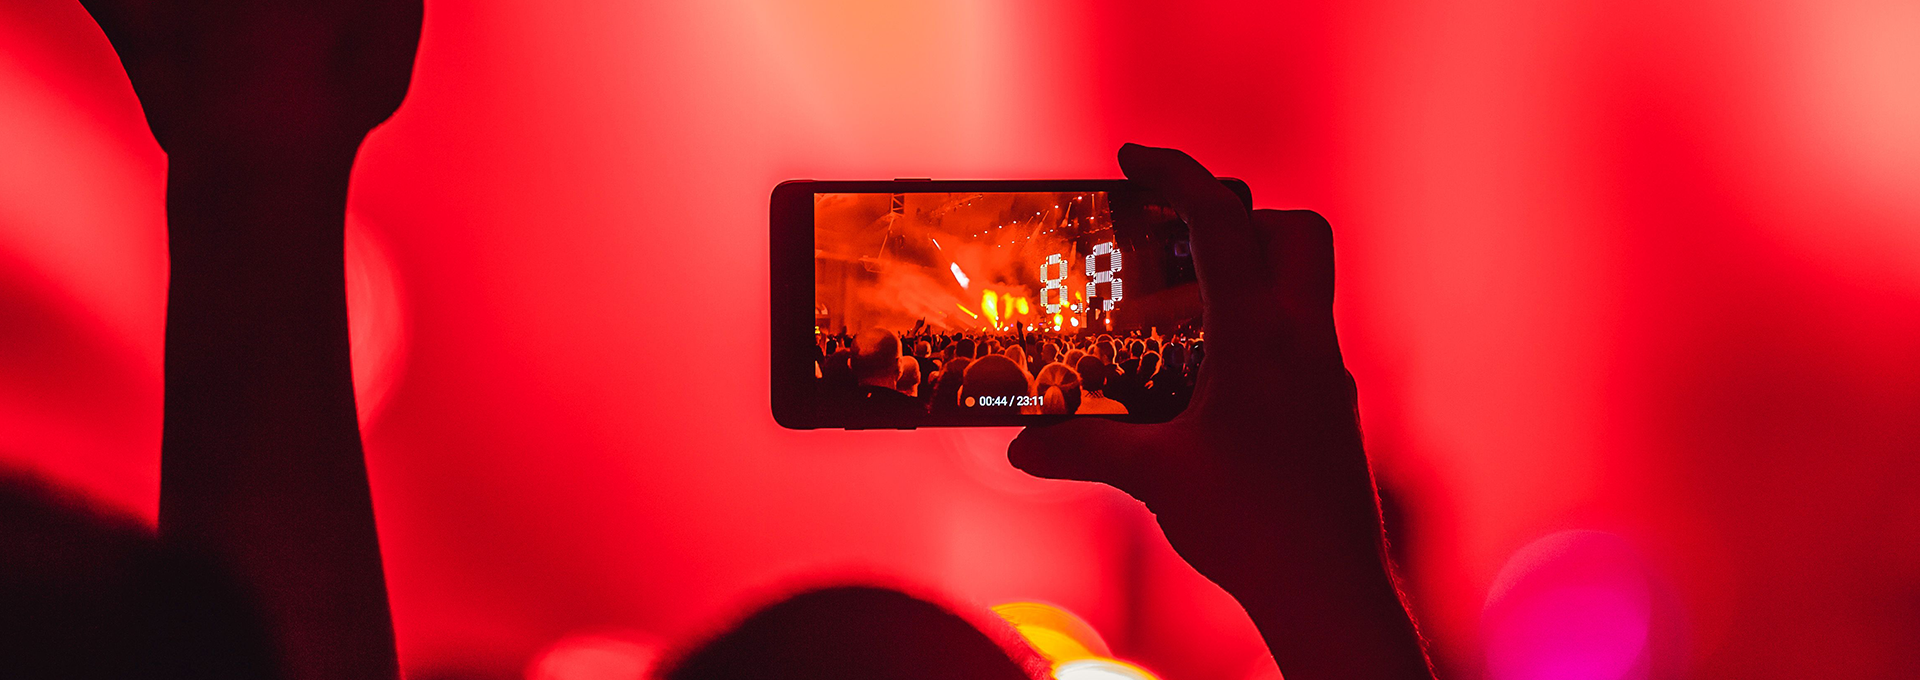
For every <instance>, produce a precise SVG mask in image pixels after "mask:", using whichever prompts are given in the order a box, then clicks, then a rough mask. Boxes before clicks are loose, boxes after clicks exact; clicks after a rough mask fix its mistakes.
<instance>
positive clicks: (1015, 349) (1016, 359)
mask: <svg viewBox="0 0 1920 680" xmlns="http://www.w3.org/2000/svg"><path fill="white" fill-rule="evenodd" d="M1001 354H1005V355H1006V356H1007V358H1008V359H1012V360H1013V365H1015V366H1019V367H1020V370H1023V371H1024V370H1026V368H1027V350H1025V349H1021V347H1020V346H1019V345H1014V346H1012V347H1008V348H1007V351H1005V352H1001Z"/></svg>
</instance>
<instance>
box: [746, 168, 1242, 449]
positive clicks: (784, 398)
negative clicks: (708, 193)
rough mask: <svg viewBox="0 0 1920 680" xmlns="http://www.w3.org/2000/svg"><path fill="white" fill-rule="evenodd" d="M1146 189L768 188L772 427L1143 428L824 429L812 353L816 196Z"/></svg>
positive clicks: (1024, 419) (973, 423) (993, 185)
mask: <svg viewBox="0 0 1920 680" xmlns="http://www.w3.org/2000/svg"><path fill="white" fill-rule="evenodd" d="M1220 181H1221V182H1222V183H1223V184H1226V185H1227V186H1228V188H1230V189H1232V190H1233V191H1234V193H1236V194H1238V195H1239V196H1240V198H1241V200H1242V202H1243V203H1245V204H1246V205H1248V206H1249V209H1251V206H1252V203H1253V197H1252V192H1251V191H1250V190H1249V189H1248V188H1247V185H1246V183H1245V182H1242V181H1240V180H1237V179H1232V178H1221V179H1220ZM1141 190H1144V189H1143V187H1141V186H1140V185H1138V184H1137V183H1134V182H1132V181H1131V180H1124V179H1076V180H788V181H785V182H781V183H780V184H779V185H778V186H775V187H774V188H773V195H772V199H771V206H770V208H769V213H770V216H769V222H770V230H769V231H770V238H769V248H768V252H767V257H768V260H769V265H770V267H769V269H770V272H771V275H770V276H769V280H768V283H769V284H770V285H769V288H770V290H769V302H770V303H771V307H772V309H771V322H772V328H771V331H772V332H771V335H772V353H771V359H772V361H773V364H772V366H771V367H770V370H769V373H770V374H771V378H772V384H771V389H770V390H769V396H770V398H771V404H770V407H771V410H772V413H773V419H774V422H776V423H779V424H780V425H781V426H782V427H786V428H789V429H795V430H814V429H854V430H864V429H902V430H910V429H916V428H921V427H1024V426H1029V425H1042V424H1047V423H1054V422H1059V421H1064V420H1068V419H1072V418H1106V419H1109V420H1119V421H1124V422H1146V419H1145V418H1142V417H1139V416H1133V415H1092V414H1089V415H1052V416H1042V415H1021V414H1001V415H966V416H958V417H955V416H946V417H938V416H932V415H929V416H928V417H926V418H924V419H919V420H917V421H916V422H912V423H897V422H883V419H878V418H875V419H868V420H861V421H858V422H851V421H850V422H829V418H830V415H829V414H823V413H820V412H819V411H818V410H816V409H815V408H813V406H814V400H813V398H812V397H813V382H812V381H813V380H814V377H813V372H812V371H811V370H809V368H808V367H809V366H810V365H811V364H812V363H813V357H812V355H811V352H812V348H813V347H814V337H813V322H814V319H813V309H814V306H813V305H814V280H813V278H814V264H813V256H814V243H813V234H814V224H813V203H814V199H813V196H814V194H838V193H955V192H986V193H991V192H1079V191H1107V192H1118V191H1141Z"/></svg>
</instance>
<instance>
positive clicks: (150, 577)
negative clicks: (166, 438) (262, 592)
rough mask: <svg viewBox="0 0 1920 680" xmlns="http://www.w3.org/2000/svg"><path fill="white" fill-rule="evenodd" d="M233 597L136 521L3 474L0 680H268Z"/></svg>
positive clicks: (253, 631)
mask: <svg viewBox="0 0 1920 680" xmlns="http://www.w3.org/2000/svg"><path fill="white" fill-rule="evenodd" d="M241 593H242V591H241V588H240V587H239V586H238V585H237V584H235V583H234V582H233V581H232V580H230V579H227V578H225V577H224V576H223V575H222V574H221V573H220V572H219V571H218V570H216V569H214V568H212V567H211V566H210V565H208V564H206V563H205V562H202V561H199V560H193V559H189V558H187V557H185V556H184V555H183V554H182V553H180V552H179V551H175V550H168V549H163V548H162V546H161V545H160V544H159V543H158V542H157V541H156V540H155V539H154V537H153V534H152V533H151V532H150V531H149V530H148V529H146V528H145V527H143V526H140V525H139V524H137V523H135V522H134V521H133V520H131V519H127V518H121V517H115V516H113V515H110V514H107V513H104V512H101V511H100V510H98V509H96V508H95V507H94V504H92V503H89V502H88V501H86V500H85V499H84V498H82V497H80V496H77V495H74V494H71V493H67V492H63V491H60V490H58V489H56V488H54V487H52V486H49V485H47V484H45V483H43V482H40V481H38V480H35V479H33V478H30V477H28V476H26V475H23V474H19V473H16V472H13V471H10V470H4V469H0V676H4V677H7V678H23V679H37V678H74V679H81V680H91V679H94V678H99V679H102V680H104V679H107V678H113V679H115V680H120V679H123V678H128V679H140V678H186V677H193V678H221V679H226V678H247V679H249V680H252V679H258V678H273V677H277V676H276V664H275V662H274V661H273V651H272V643H271V640H270V639H269V638H268V637H267V636H266V635H265V634H264V633H263V632H262V631H263V630H264V629H265V625H264V623H263V622H262V619H261V618H260V616H259V615H258V614H257V612H256V611H255V610H254V609H253V608H252V607H251V606H250V605H249V604H248V602H247V599H246V598H245V597H244V596H243V595H242V594H241Z"/></svg>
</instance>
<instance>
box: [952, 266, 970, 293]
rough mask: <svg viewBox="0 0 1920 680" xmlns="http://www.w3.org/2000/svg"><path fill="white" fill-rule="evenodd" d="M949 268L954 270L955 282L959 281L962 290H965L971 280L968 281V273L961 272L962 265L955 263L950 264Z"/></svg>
mask: <svg viewBox="0 0 1920 680" xmlns="http://www.w3.org/2000/svg"><path fill="white" fill-rule="evenodd" d="M947 268H948V269H951V270H953V280H955V281H959V282H960V288H962V289H965V288H966V287H967V283H968V281H969V280H968V279H967V274H966V272H962V271H960V263H958V262H954V263H951V264H948V265H947Z"/></svg>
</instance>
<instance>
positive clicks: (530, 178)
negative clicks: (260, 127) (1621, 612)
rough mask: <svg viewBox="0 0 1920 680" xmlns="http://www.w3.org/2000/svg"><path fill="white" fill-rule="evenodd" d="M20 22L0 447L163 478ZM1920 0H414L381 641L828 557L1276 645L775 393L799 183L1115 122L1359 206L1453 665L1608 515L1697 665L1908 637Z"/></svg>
mask: <svg viewBox="0 0 1920 680" xmlns="http://www.w3.org/2000/svg"><path fill="white" fill-rule="evenodd" d="M0 44H4V45H6V46H7V47H6V48H5V50H4V51H0V149H4V150H5V152H4V154H3V155H0V457H3V458H4V460H5V461H6V462H8V463H10V464H17V465H22V466H27V467H31V468H34V469H37V470H40V471H42V472H43V473H45V474H47V475H49V476H51V477H54V478H56V479H58V480H60V481H62V482H65V483H68V484H71V485H74V486H76V487H79V488H83V489H85V490H87V491H89V492H91V493H93V494H95V495H97V496H98V497H100V498H102V499H103V500H105V501H107V502H109V503H112V504H114V505H116V506H119V507H121V508H124V509H126V510H127V511H129V512H133V513H136V514H139V515H142V516H145V517H148V518H151V517H152V515H153V513H154V509H155V501H156V498H157V489H156V488H155V485H156V483H157V481H156V480H157V445H158V434H159V413H160V411H159V409H160V402H159V399H160V389H159V387H160V373H159V369H160V351H161V346H160V341H161V324H162V321H163V311H164V310H163V302H164V298H163V294H164V285H165V268H166V260H165V253H164V243H165V241H164V240H163V239H164V225H163V219H162V218H163V214H162V211H161V208H162V203H161V201H162V193H161V189H162V182H163V180H164V167H165V158H164V156H163V155H162V154H160V152H159V150H158V148H157V147H156V146H155V145H154V143H153V142H152V139H151V137H150V136H149V135H148V134H147V132H146V130H145V127H144V124H143V123H142V121H141V118H140V112H139V108H138V103H137V101H136V100H135V99H134V98H133V96H132V92H131V90H130V89H129V88H128V86H127V84H126V81H125V78H124V76H123V75H121V74H120V73H119V70H118V64H117V63H116V61H115V60H114V57H113V54H112V52H111V50H110V48H109V46H108V45H107V43H106V41H105V39H104V38H102V37H101V36H100V35H99V32H98V30H97V29H96V28H95V27H93V25H92V24H91V22H90V21H89V20H88V18H87V16H86V14H85V13H84V12H83V11H82V10H81V8H80V7H79V6H78V4H77V3H70V2H39V3H10V4H7V5H4V6H0ZM1916 45H1920V11H1916V10H1915V9H1914V7H1913V6H1912V3H1907V2H1898V1H1893V0H1846V1H1839V2H1812V1H1811V0H1807V1H1793V0H1775V1H1771V2H1742V3H1734V2H1715V1H1701V2H1690V3H1670V2H1628V3H1611V4H1606V5H1593V4H1572V5H1542V4H1539V3H1531V2H1518V1H1515V0H1485V1H1480V2H1470V3H1465V4H1461V3H1452V4H1441V5H1434V4H1431V3H1416V2H1405V1H1402V0H1366V1H1362V2H1351V3H1340V4H1337V5H1330V6H1325V7H1293V6H1286V5H1279V4H1269V3H1254V2H1241V1H1239V0H1234V1H1228V0H1202V1H1197V2H1185V3H1177V4H1167V3H1149V2H1142V1H1136V0H1129V1H1126V2H1118V3H1086V2H1077V1H1073V0H1055V1H1047V2H1010V1H987V2H979V1H966V2H962V1H959V0H949V1H943V2H932V3H922V4H911V5H910V4H907V3H891V2H875V1H866V0H862V1H853V0H843V1H827V2H816V3H799V2H783V1H779V0H724V1H717V2H677V3H615V2H588V1H585V0H582V1H575V2H554V3H534V4H513V3H502V2H469V3H432V4H430V6H429V7H428V13H427V20H426V28H425V34H424V37H423V39H422V43H421V52H420V58H419V63H418V67H417V71H416V74H415V80H414V87H413V90H412V92H411V94H410V95H409V98H408V101H407V103H406V104H405V106H403V107H402V109H401V111H400V113H399V114H398V115H397V116H396V117H395V118H394V119H393V120H392V121H391V122H389V123H388V124H387V125H386V126H385V127H383V128H382V129H380V130H378V131H376V132H375V133H374V134H373V135H372V136H371V137H370V138H369V139H368V141H367V143H366V145H365V147H364V148H363V150H362V153H361V157H360V161H359V165H358V167H357V168H356V170H355V173H356V174H355V177H354V184H353V194H352V198H351V205H350V212H351V215H352V221H353V224H354V228H355V230H356V233H358V234H360V236H357V237H355V238H358V239H360V240H359V241H357V242H358V243H360V244H361V246H359V247H356V248H355V249H354V250H353V251H352V252H354V253H356V255H355V257H356V258H364V259H357V260H356V262H358V264H356V265H355V267H356V269H354V270H353V271H356V272H360V273H359V274H357V275H356V276H357V277H360V278H357V279H356V280H358V281H360V283H356V284H354V285H355V286H356V287H355V289H354V290H355V291H357V292H356V293H355V294H354V295H355V297H354V314H355V317H354V323H355V333H356V338H357V343H356V346H355V350H356V359H357V360H359V363H360V364H361V365H360V366H357V367H356V368H357V370H356V377H357V378H360V379H361V380H362V386H361V387H362V390H363V401H364V402H365V403H363V415H364V416H365V417H366V421H365V424H364V428H365V433H366V439H367V442H368V449H369V459H370V464H371V468H372V475H373V486H374V492H375V496H376V504H377V510H378V512H379V516H380V523H381V530H382V540H383V548H384V550H385V553H386V556H387V560H388V562H387V564H388V570H389V574H390V580H391V587H392V591H393V601H394V609H395V616H396V618H397V623H398V630H399V635H400V645H401V655H402V660H403V662H404V663H405V664H406V666H407V667H408V668H409V669H410V670H411V671H414V672H421V673H425V672H429V671H433V670H436V669H483V670H489V672H502V673H508V674H514V673H518V672H520V670H521V669H525V668H527V667H528V663H529V662H530V660H531V659H534V658H535V657H536V655H538V654H540V653H541V651H542V650H544V649H548V648H549V646H550V645H552V644H554V642H555V641H556V640H560V639H563V638H565V637H567V636H568V635H571V634H575V633H577V632H578V631H594V630H611V629H618V630H635V631H641V632H644V633H646V634H648V635H654V636H658V637H659V638H661V639H665V640H684V639H686V638H687V636H689V635H693V634H695V633H697V632H699V631H703V630H706V629H708V628H710V627H711V626H714V625H719V623H720V622H721V621H723V620H724V619H725V618H726V617H727V616H728V615H729V614H730V613H732V612H734V611H735V610H736V609H737V608H738V607H741V606H745V605H747V604H749V603H752V602H756V601H759V599H760V598H764V597H767V596H770V594H771V593H773V592H777V591H779V590H780V589H782V588H784V587H789V586H791V585H792V584H794V583H796V582H804V581H807V580H809V579H815V578H822V577H824V576H825V575H831V574H843V573H848V572H854V573H877V574H886V575H892V576H899V577H902V578H905V579H908V580H911V581H915V582H919V583H924V584H928V585H929V586H931V587H934V588H937V589H939V590H941V591H943V592H946V593H949V594H951V595H952V596H953V597H955V598H958V599H962V600H966V601H970V602H975V603H978V604H982V605H985V604H994V603H999V602H1006V601H1014V600H1028V599H1037V600H1045V601H1048V602H1053V603H1056V604H1059V605H1061V606H1063V607H1066V608H1068V609H1069V610H1071V611H1073V612H1075V613H1076V614H1079V615H1080V616H1082V617H1084V618H1086V619H1087V620H1088V621H1089V622H1090V623H1091V624H1093V625H1094V626H1095V627H1096V628H1098V629H1099V630H1100V631H1101V633H1102V635H1103V636H1105V637H1106V639H1107V640H1108V641H1109V642H1110V643H1111V644H1112V646H1113V648H1114V652H1115V654H1116V655H1119V656H1121V657H1123V658H1127V659H1130V660H1138V661H1140V662H1141V663H1142V664H1143V665H1146V666H1148V667H1151V668H1153V669H1154V670H1155V671H1156V672H1157V673H1159V674H1161V675H1162V676H1163V677H1166V678H1170V679H1175V680H1177V679H1180V678H1198V677H1235V676H1240V675H1242V674H1245V673H1248V672H1252V671H1251V670H1250V669H1257V668H1259V666H1260V664H1262V663H1270V662H1264V661H1263V660H1262V656H1263V652H1262V650H1261V649H1260V648H1259V647H1258V643H1257V639H1256V638H1255V637H1254V634H1253V631H1252V628H1251V626H1250V625H1248V623H1247V622H1246V620H1245V618H1244V616H1243V615H1242V614H1240V613H1239V611H1238V609H1237V607H1236V606H1235V605H1234V604H1233V602H1232V601H1231V600H1230V599H1228V598H1227V597H1226V596H1225V595H1224V594H1222V593H1220V592H1219V591H1217V590H1216V589H1213V588H1212V587H1211V586H1210V585H1208V584H1206V583H1205V582H1204V581H1203V580H1201V579H1200V578H1199V577H1197V576H1195V575H1194V574H1193V573H1192V572H1191V571H1190V570H1188V569H1187V568H1186V567H1185V566H1184V565H1183V564H1181V563H1180V562H1179V561H1178V560H1177V557H1176V556H1174V555H1173V554H1172V552H1171V551H1170V550H1169V549H1168V548H1167V547H1166V546H1165V544H1164V542H1163V541H1162V540H1161V539H1160V538H1159V536H1158V535H1157V533H1155V532H1154V531H1153V529H1152V526H1151V524H1150V523H1149V518H1148V517H1146V516H1145V514H1144V513H1143V512H1142V511H1141V510H1140V509H1139V508H1138V507H1137V506H1136V505H1134V504H1132V503H1131V502H1130V501H1127V500H1126V499H1125V498H1123V497H1121V496H1119V495H1118V494H1117V493H1115V492H1112V491H1111V490H1106V489H1097V488H1091V487H1082V486H1076V485H1069V484H1059V483H1051V482H1041V481H1036V480H1029V479H1025V478H1023V477H1021V476H1020V475H1018V474H1017V473H1015V472H1014V471H1012V470H1010V469H1008V468H1007V467H1006V466H1005V463H1004V460H1002V458H1001V454H1000V451H1001V450H1002V447H1003V446H1004V444H1005V441H1006V440H1007V438H1008V437H1009V436H1010V435H1011V432H1008V431H983V432H959V433H940V432H913V433H858V434H853V433H834V432H814V433H800V432H789V431H783V430H780V429H778V428H777V427H776V426H775V425H774V424H773V423H772V421H771V419H770V418H769V417H768V412H767V405H766V396H765V390H766V388H765V381H766V375H767V366H766V355H767V351H766V350H767V348H766V342H765V338H766V322H765V319H766V313H765V312H766V310H765V305H766V302H765V300H766V293H765V291H766V287H767V281H766V274H765V272H766V245H765V244H766V238H765V229H766V196H767V192H768V191H769V190H770V188H771V187H772V186H773V185H774V184H775V183H777V182H778V181H780V180H783V179H788V178H794V177H813V178H887V177H895V176H916V177H926V176H932V177H1084V176H1112V175H1114V174H1115V173H1116V172H1117V169H1116V168H1115V167H1114V164H1113V161H1112V152H1113V150H1114V148H1115V147H1117V146H1118V144H1119V143H1120V142H1122V141H1139V142H1143V143H1149V144H1159V145H1169V146H1178V147H1182V148H1185V149H1187V150H1189V151H1191V152H1193V153H1194V154H1195V155H1196V156H1197V157H1199V158H1200V159H1202V160H1203V161H1205V162H1207V163H1208V164H1209V165H1210V167H1212V168H1213V169H1214V170H1215V171H1216V172H1219V173H1221V174H1223V175H1233V176H1237V177H1241V178H1244V179H1246V180H1248V181H1249V183H1250V184H1252V186H1253V187H1254V190H1255V194H1256V197H1257V202H1258V203H1259V204H1260V205H1263V206H1272V207H1312V208H1314V209H1317V210H1320V211H1321V212H1323V213H1324V214H1326V215H1327V216H1328V217H1329V218H1330V219H1331V220H1332V221H1333V223H1334V224H1335V225H1336V230H1337V234H1338V239H1339V241H1338V247H1339V258H1340V260H1339V267H1340V285H1341V293H1340V299H1339V308H1338V312H1339V315H1340V321H1341V324H1342V327H1341V330H1342V339H1343V341H1344V343H1345V347H1346V349H1347V355H1348V357H1349V361H1350V362H1351V365H1352V368H1353V369H1354V372H1355V374H1356V375H1357V377H1358V379H1359V381H1360V386H1361V390H1362V401H1363V404H1362V409H1363V411H1364V416H1365V421H1366V424H1367V433H1368V437H1369V443H1370V450H1371V451H1372V452H1373V454H1374V455H1375V456H1376V459H1377V461H1378V463H1379V467H1380V474H1381V477H1382V480H1383V483H1384V484H1385V485H1386V487H1387V490H1388V492H1389V493H1390V494H1391V495H1392V500H1393V501H1394V503H1395V505H1396V506H1397V507H1400V508H1402V509H1403V514H1404V521H1403V522H1402V523H1401V524H1399V525H1398V526H1396V527H1395V528H1396V529H1397V530H1399V531H1400V534H1399V536H1398V537H1397V540H1398V541H1399V543H1400V544H1401V546H1402V547H1403V548H1404V549H1405V551H1406V557H1407V558H1408V571H1409V575H1410V577H1411V579H1412V586H1413V591H1414V595H1415V601H1414V604H1415V608H1416V610H1417V612H1418V613H1419V614H1420V617H1421V619H1422V622H1423V624H1424V625H1425V626H1426V628H1427V630H1428V632H1429V633H1430V635H1431V636H1432V637H1433V639H1434V640H1435V643H1436V647H1435V651H1436V654H1437V655H1438V657H1439V658H1440V660H1441V661H1442V662H1443V664H1445V665H1446V666H1448V667H1450V668H1455V669H1459V672H1461V673H1463V674H1469V675H1470V674H1473V673H1475V672H1477V671H1478V670H1479V669H1481V668H1482V667H1483V666H1484V662H1483V661H1482V660H1481V656H1480V652H1479V651H1478V650H1479V649H1480V640H1479V635H1480V632H1479V625H1480V615H1481V604H1482V603H1483V602H1484V601H1485V599H1486V595H1487V592H1488V589H1489V588H1490V587H1491V586H1492V584H1493V582H1494V579H1495V576H1496V574H1497V573H1498V572H1499V570H1500V568H1501V566H1502V565H1503V564H1505V563H1506V562H1507V560H1508V558H1509V557H1510V556H1511V555H1513V554H1514V552H1515V551H1516V550H1518V549H1520V548H1521V547H1522V546H1525V545H1527V544H1528V543H1530V542H1532V541H1534V540H1536V539H1538V538H1540V537H1542V536H1546V535H1548V534H1551V533H1553V532H1556V531H1561V530H1569V529H1595V530H1604V531H1608V532H1612V533H1614V534H1616V535H1619V536H1621V537H1623V538H1625V539H1626V540H1628V541H1630V542H1632V543H1634V544H1635V545H1636V546H1638V548H1639V550H1640V551H1641V552H1642V554H1643V555H1644V556H1645V558H1646V559H1647V560H1648V562H1649V564H1650V565H1651V566H1650V568H1651V569H1653V570H1654V571H1655V572H1656V573H1657V574H1658V575H1659V578H1661V579H1663V581H1664V582H1666V583H1669V584H1670V587H1671V588H1672V589H1673V591H1674V592H1675V596H1676V598H1677V600H1678V607H1679V608H1680V610H1681V611H1684V612H1685V623H1684V628H1685V630H1684V633H1685V637H1686V639H1687V644H1686V645H1685V646H1684V648H1683V649H1682V651H1679V652H1674V653H1675V654H1678V655H1680V656H1683V657H1684V659H1683V661H1684V665H1686V666H1688V667H1690V668H1691V669H1692V672H1693V673H1694V675H1695V676H1696V677H1728V678H1732V677H1743V678H1744V677H1823V678H1875V677H1896V676H1903V675H1914V674H1916V673H1920V661H1916V660H1915V658H1914V657H1913V655H1912V654H1910V653H1908V650H1909V649H1910V647H1911V642H1912V641H1913V640H1914V639H1917V638H1920V616H1916V615H1915V611H1914V609H1913V605H1912V603H1913V602H1914V601H1915V595H1916V593H1915V592H1914V590H1913V588H1914V586H1913V584H1914V583H1916V582H1920V579H1916V578H1915V576H1916V575H1917V574H1920V547H1916V546H1920V541H1916V540H1915V539H1916V538H1920V506H1917V505H1916V504H1915V503H1913V501H1912V497H1913V491H1912V487H1913V485H1914V483H1915V482H1916V481H1920V456H1915V455H1913V454H1915V453H1920V353H1916V352H1915V351H1914V348H1915V347H1920V314H1916V310H1920V226H1917V225H1920V192H1915V191H1914V190H1913V187H1915V186H1920V132H1916V131H1920V124H1916V121H1920V73H1917V72H1916V69H1920V54H1916V49H1920V48H1916V47H1915V46H1916ZM1656 623H1657V622H1656ZM503 669H504V670H503Z"/></svg>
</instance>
